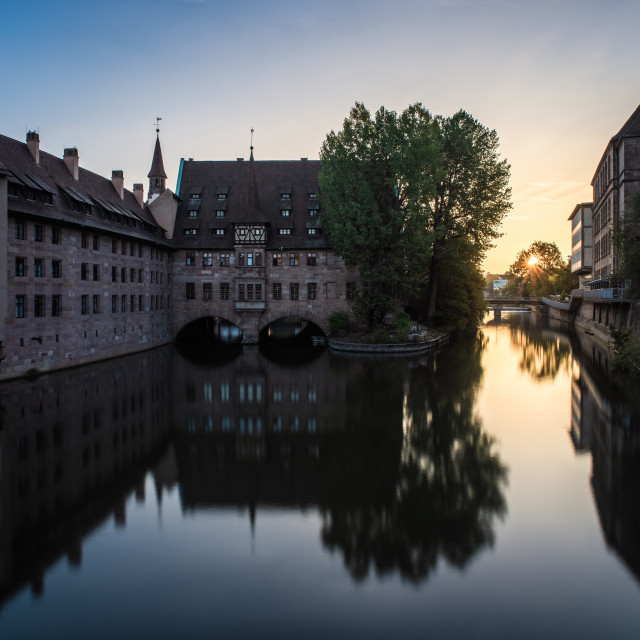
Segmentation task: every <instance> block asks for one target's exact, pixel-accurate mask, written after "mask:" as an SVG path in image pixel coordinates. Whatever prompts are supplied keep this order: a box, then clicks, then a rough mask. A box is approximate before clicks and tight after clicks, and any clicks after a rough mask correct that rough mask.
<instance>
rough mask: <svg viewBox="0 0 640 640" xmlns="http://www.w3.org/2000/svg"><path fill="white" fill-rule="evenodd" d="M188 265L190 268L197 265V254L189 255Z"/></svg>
mask: <svg viewBox="0 0 640 640" xmlns="http://www.w3.org/2000/svg"><path fill="white" fill-rule="evenodd" d="M186 263H187V265H188V266H190V267H192V266H193V265H194V264H195V263H196V254H195V253H187V259H186Z"/></svg>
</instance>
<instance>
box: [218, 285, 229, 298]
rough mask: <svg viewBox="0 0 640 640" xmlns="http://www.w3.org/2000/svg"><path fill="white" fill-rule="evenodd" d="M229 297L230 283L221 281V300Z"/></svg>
mask: <svg viewBox="0 0 640 640" xmlns="http://www.w3.org/2000/svg"><path fill="white" fill-rule="evenodd" d="M228 299H229V283H228V282H221V283H220V300H228Z"/></svg>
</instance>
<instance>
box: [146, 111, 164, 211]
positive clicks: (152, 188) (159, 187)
mask: <svg viewBox="0 0 640 640" xmlns="http://www.w3.org/2000/svg"><path fill="white" fill-rule="evenodd" d="M160 120H162V118H156V147H155V149H154V150H153V160H152V161H151V171H149V173H148V174H147V178H149V191H148V193H149V201H150V202H151V201H152V200H153V199H154V198H155V197H156V196H159V195H160V194H161V193H162V192H163V191H164V190H165V180H166V179H167V174H166V173H165V172H164V163H163V162H162V149H161V148H160V127H159V123H160Z"/></svg>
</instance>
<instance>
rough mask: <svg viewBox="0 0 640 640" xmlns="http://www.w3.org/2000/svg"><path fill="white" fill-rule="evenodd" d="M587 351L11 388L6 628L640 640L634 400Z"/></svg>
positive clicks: (111, 634)
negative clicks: (625, 395)
mask: <svg viewBox="0 0 640 640" xmlns="http://www.w3.org/2000/svg"><path fill="white" fill-rule="evenodd" d="M589 340H590V339H589V338H588V337H587V336H582V337H581V338H580V337H577V336H574V335H572V334H570V333H568V332H567V331H566V329H565V328H563V327H562V326H558V327H554V326H548V325H543V324H542V323H540V322H539V321H538V320H537V319H536V318H535V316H532V315H530V314H524V313H519V314H512V315H509V314H507V313H503V317H502V321H501V322H499V323H497V324H496V323H494V322H493V321H492V320H488V321H487V323H486V325H485V326H483V327H482V330H481V332H480V333H479V335H478V337H477V339H475V340H472V341H465V342H460V343H456V344H453V345H451V346H449V347H447V348H446V349H444V350H442V351H441V352H439V353H438V354H436V355H435V356H433V357H424V358H419V359H402V360H378V359H351V358H344V357H338V356H333V355H331V354H329V353H327V352H323V353H321V354H320V355H318V357H316V358H315V359H313V360H312V361H306V362H302V363H300V362H298V363H291V362H289V363H286V362H277V361H273V360H270V359H268V358H266V357H265V356H263V355H262V354H260V353H259V352H258V351H257V350H245V351H244V352H243V353H242V354H241V355H240V356H238V357H236V358H235V359H231V360H227V361H226V362H217V363H213V364H211V363H210V364H194V363H191V362H188V361H187V360H186V359H185V358H184V357H182V356H181V355H180V354H179V353H178V352H177V351H175V350H174V349H173V348H163V349H158V350H155V351H152V352H148V353H145V354H142V355H140V356H135V357H130V358H123V359H119V360H115V361H110V362H106V363H100V364H97V365H94V366H91V367H84V368H80V369H75V370H72V371H66V372H62V373H57V374H52V375H47V376H43V377H41V378H38V379H37V380H35V381H30V382H25V381H20V382H13V383H5V384H4V385H2V386H0V420H1V422H0V637H1V638H3V639H5V638H51V637H60V638H116V637H121V638H128V637H131V638H137V637H140V638H142V637H153V638H177V637H185V638H186V637H189V638H212V637H222V638H249V637H255V636H266V637H277V638H329V637H330V638H390V637H398V638H424V637H433V638H461V637H474V638H540V637H548V638H556V637H557V638H566V637H580V638H605V637H606V638H637V637H638V628H639V627H640V583H639V578H640V437H639V429H640V422H639V418H638V407H637V405H636V404H634V403H633V402H630V401H627V400H625V399H624V398H623V397H622V396H621V394H619V393H618V392H616V391H615V390H614V389H613V388H612V387H611V386H610V383H609V379H610V375H609V368H610V363H609V360H608V358H609V355H608V353H607V352H606V351H605V350H603V349H602V348H601V346H599V345H598V344H597V343H595V342H594V343H592V342H589Z"/></svg>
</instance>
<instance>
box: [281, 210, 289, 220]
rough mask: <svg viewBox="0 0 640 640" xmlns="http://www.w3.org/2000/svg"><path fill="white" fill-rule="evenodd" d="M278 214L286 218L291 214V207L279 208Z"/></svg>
mask: <svg viewBox="0 0 640 640" xmlns="http://www.w3.org/2000/svg"><path fill="white" fill-rule="evenodd" d="M280 215H281V216H282V217H283V218H288V217H289V216H290V215H291V209H280Z"/></svg>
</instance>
